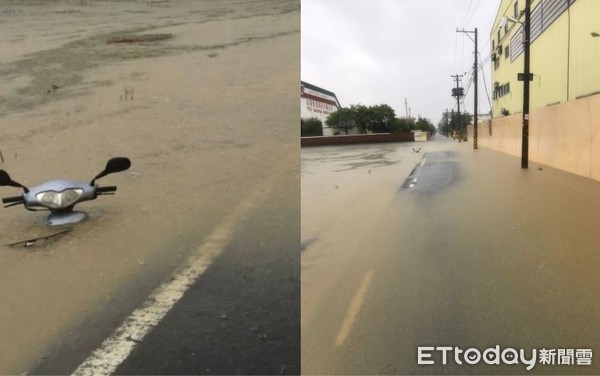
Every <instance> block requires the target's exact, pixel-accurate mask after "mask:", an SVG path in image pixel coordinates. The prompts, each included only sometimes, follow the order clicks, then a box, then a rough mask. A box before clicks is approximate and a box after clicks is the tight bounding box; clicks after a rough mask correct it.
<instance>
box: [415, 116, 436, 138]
mask: <svg viewBox="0 0 600 376" xmlns="http://www.w3.org/2000/svg"><path fill="white" fill-rule="evenodd" d="M414 129H415V130H419V131H424V132H430V133H431V134H432V135H433V134H435V127H434V126H433V124H432V123H431V121H429V119H426V118H422V117H419V118H418V119H417V121H416V122H415V127H414Z"/></svg>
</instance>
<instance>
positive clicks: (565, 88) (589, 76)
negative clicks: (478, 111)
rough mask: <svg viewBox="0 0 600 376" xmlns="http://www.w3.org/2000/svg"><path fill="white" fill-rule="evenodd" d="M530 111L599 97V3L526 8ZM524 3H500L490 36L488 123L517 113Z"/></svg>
mask: <svg viewBox="0 0 600 376" xmlns="http://www.w3.org/2000/svg"><path fill="white" fill-rule="evenodd" d="M531 4H532V5H531V72H532V73H533V74H534V77H533V81H532V82H531V87H530V90H531V102H530V108H531V110H532V111H533V110H535V109H538V108H543V107H545V106H549V105H560V104H562V103H565V102H570V101H574V100H576V99H579V98H582V97H586V96H590V95H594V94H598V93H600V1H598V0H533V1H532V2H531ZM524 8H525V0H502V1H501V3H500V7H499V9H498V13H497V15H496V19H495V21H494V26H493V28H492V32H491V35H490V46H491V48H492V50H491V59H492V90H493V105H492V108H493V117H494V118H498V117H501V116H506V115H511V114H516V113H520V112H522V108H523V82H521V81H518V79H517V74H518V73H522V72H523V35H522V34H523V27H522V25H521V24H519V23H513V22H508V23H506V25H505V26H501V20H502V18H503V17H505V16H508V17H512V18H514V19H517V20H519V21H520V22H524V20H525V17H524V16H522V14H521V12H522V11H523V10H524Z"/></svg>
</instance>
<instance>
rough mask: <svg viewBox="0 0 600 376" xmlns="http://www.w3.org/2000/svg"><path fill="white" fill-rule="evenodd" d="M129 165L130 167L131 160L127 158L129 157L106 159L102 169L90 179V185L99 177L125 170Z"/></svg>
mask: <svg viewBox="0 0 600 376" xmlns="http://www.w3.org/2000/svg"><path fill="white" fill-rule="evenodd" d="M129 167H131V161H130V160H129V158H127V157H114V158H111V159H109V160H108V162H106V167H105V168H104V171H102V172H101V173H99V174H98V175H96V177H95V178H94V179H92V182H91V183H90V185H94V184H95V182H96V180H98V179H100V178H101V177H104V176H106V175H108V174H112V173H115V172H121V171H125V170H127V169H128V168H129Z"/></svg>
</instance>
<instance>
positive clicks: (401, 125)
mask: <svg viewBox="0 0 600 376" xmlns="http://www.w3.org/2000/svg"><path fill="white" fill-rule="evenodd" d="M414 124H415V123H414V121H413V119H410V118H395V119H394V120H393V121H392V132H410V131H411V130H412V129H413V127H414Z"/></svg>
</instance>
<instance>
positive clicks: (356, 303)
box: [335, 270, 373, 346]
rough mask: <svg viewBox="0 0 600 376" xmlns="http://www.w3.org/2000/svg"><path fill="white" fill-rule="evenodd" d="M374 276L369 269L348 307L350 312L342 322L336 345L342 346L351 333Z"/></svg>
mask: <svg viewBox="0 0 600 376" xmlns="http://www.w3.org/2000/svg"><path fill="white" fill-rule="evenodd" d="M372 277H373V271H372V270H369V271H368V272H367V274H365V276H364V277H363V280H362V282H361V283H360V287H359V288H358V291H357V292H356V295H354V298H353V299H352V302H351V303H350V307H349V308H348V312H347V313H346V317H345V318H344V322H342V326H341V328H340V331H339V332H338V335H337V336H336V337H335V345H336V346H342V345H343V344H344V342H345V341H346V338H347V337H348V334H349V333H350V329H352V325H353V324H354V320H355V319H356V316H357V315H358V312H360V308H361V307H362V305H363V301H364V300H365V295H367V290H368V289H369V284H370V283H371V278H372Z"/></svg>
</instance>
